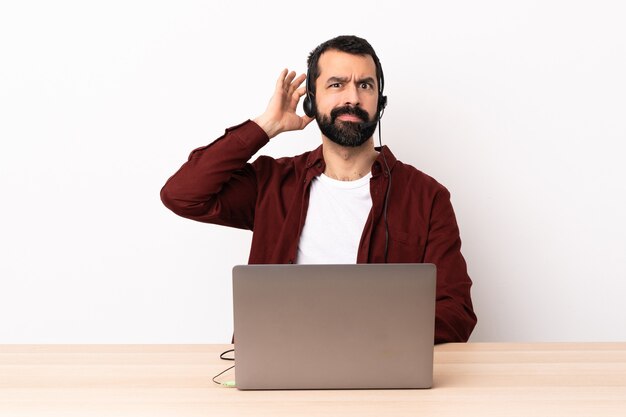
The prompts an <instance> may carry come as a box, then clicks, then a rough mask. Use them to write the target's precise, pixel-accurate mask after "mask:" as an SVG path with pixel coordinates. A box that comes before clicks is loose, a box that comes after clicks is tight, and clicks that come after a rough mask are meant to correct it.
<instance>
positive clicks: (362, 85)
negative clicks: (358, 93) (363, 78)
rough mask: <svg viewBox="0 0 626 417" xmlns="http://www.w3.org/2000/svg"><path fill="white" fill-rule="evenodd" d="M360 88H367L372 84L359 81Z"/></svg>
mask: <svg viewBox="0 0 626 417" xmlns="http://www.w3.org/2000/svg"><path fill="white" fill-rule="evenodd" d="M361 88H362V89H364V90H367V89H369V88H372V85H371V84H369V83H361Z"/></svg>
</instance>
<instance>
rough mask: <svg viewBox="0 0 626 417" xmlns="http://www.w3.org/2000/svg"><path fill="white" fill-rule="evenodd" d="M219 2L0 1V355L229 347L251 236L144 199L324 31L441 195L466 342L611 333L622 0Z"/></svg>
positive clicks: (617, 267) (625, 28) (619, 295)
mask: <svg viewBox="0 0 626 417" xmlns="http://www.w3.org/2000/svg"><path fill="white" fill-rule="evenodd" d="M218 3H223V4H218ZM226 3H227V2H209V1H206V2H203V1H195V2H192V1H170V2H164V1H107V2H84V1H74V2H70V1H58V2H45V1H41V2H32V1H19V2H18V1H14V2H3V3H2V5H1V6H0V191H1V194H0V210H1V215H0V256H1V258H0V343H205V342H210V343H223V342H228V341H229V340H230V336H231V332H232V311H231V309H232V301H231V289H230V285H231V284H230V274H231V273H230V270H231V267H232V266H233V265H234V264H237V263H245V262H246V260H247V256H248V249H249V243H250V237H251V234H250V233H249V232H246V231H240V230H234V229H226V228H222V227H218V226H213V225H206V224H201V223H196V222H193V221H190V220H186V219H183V218H180V217H177V216H175V215H174V214H173V213H171V212H169V211H168V210H167V209H166V208H165V207H164V206H163V205H162V204H161V202H160V200H159V190H160V188H161V186H162V185H163V183H164V182H165V181H166V179H167V178H168V177H169V176H170V175H171V174H173V173H174V172H175V171H176V170H177V169H178V167H179V166H180V165H181V164H182V163H183V162H184V161H185V160H186V158H187V156H188V154H189V152H190V151H191V150H192V149H194V148H195V147H198V146H202V145H205V144H207V143H209V142H211V141H212V140H213V139H214V138H216V137H218V136H219V135H221V134H222V132H223V130H224V128H226V127H228V126H231V125H234V124H237V123H240V122H241V121H243V120H245V119H247V118H253V117H255V116H257V115H258V114H260V113H261V112H262V111H263V110H264V108H265V106H266V104H267V102H268V100H269V97H270V95H271V93H272V90H273V86H274V82H275V79H276V78H277V76H278V73H279V72H280V70H281V69H283V68H284V67H288V68H290V69H295V70H297V71H298V72H304V71H305V70H306V67H305V60H306V57H307V55H308V53H309V51H310V50H312V49H313V48H314V47H315V46H316V45H318V44H319V43H321V42H322V41H325V40H327V39H329V38H331V37H334V36H336V35H339V34H356V35H359V36H362V37H365V38H366V39H368V40H369V41H370V42H371V43H372V45H373V46H374V48H375V49H376V51H377V52H378V54H379V56H380V59H381V61H382V64H383V67H384V70H385V78H386V91H385V93H386V94H387V95H388V96H389V105H388V107H387V111H386V113H385V117H384V119H383V141H384V142H385V143H386V144H388V145H390V147H391V148H392V150H393V152H394V153H395V154H396V156H398V157H399V159H401V160H403V161H404V162H407V163H410V164H412V165H414V166H416V167H417V168H419V169H421V170H423V171H424V172H426V173H428V174H430V175H432V176H434V177H435V178H436V179H437V180H439V181H440V182H441V183H443V184H444V185H446V186H447V187H448V188H449V190H450V191H451V193H452V202H453V205H454V207H455V210H456V213H457V217H458V222H459V226H460V229H461V237H462V239H463V253H464V255H465V257H466V260H467V262H468V265H469V272H470V275H471V277H472V278H473V280H474V287H473V300H474V304H475V308H476V312H477V314H478V316H479V325H478V327H477V328H476V330H475V332H474V334H473V336H472V339H471V340H472V341H616V340H622V341H623V340H626V325H624V323H626V305H625V304H626V303H625V302H624V301H625V298H626V297H625V296H626V256H625V253H626V239H625V234H626V215H625V213H626V207H625V206H626V185H624V181H625V179H626V168H625V166H624V159H625V157H624V154H625V152H624V147H625V146H624V142H625V140H626V126H625V120H626V117H625V116H626V77H625V75H624V74H626V25H625V24H624V22H625V21H626V6H623V2H620V1H546V0H541V1H529V0H525V1H508V2H507V1H495V0H494V1H485V0H482V1H471V2H467V1H414V2H406V1H401V2H392V1H385V2H381V1H380V0H374V1H365V0H361V1H336V0H333V1H315V2H294V1H284V2H278V1H276V2H271V1H270V2H261V1H250V2H249V4H246V2H241V1H238V2H228V3H229V4H228V5H226ZM409 4H410V5H411V6H410V8H408V7H409ZM318 144H319V131H318V130H317V127H316V126H315V125H314V124H311V125H310V126H309V127H308V128H307V129H306V130H305V131H304V132H297V133H289V134H285V135H283V137H279V138H277V139H276V140H275V141H272V143H271V144H270V145H268V146H267V147H266V148H264V149H263V150H262V152H263V153H266V154H270V155H274V156H279V155H293V154H295V153H300V152H303V151H305V150H308V149H312V148H314V147H316V146H317V145H318ZM391 204H393V201H392V202H391Z"/></svg>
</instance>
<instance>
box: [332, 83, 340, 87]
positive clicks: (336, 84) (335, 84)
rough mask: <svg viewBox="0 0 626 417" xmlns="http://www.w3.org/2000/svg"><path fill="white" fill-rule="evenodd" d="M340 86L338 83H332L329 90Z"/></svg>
mask: <svg viewBox="0 0 626 417" xmlns="http://www.w3.org/2000/svg"><path fill="white" fill-rule="evenodd" d="M340 86H341V84H339V83H334V84H331V85H330V87H331V88H339V87H340Z"/></svg>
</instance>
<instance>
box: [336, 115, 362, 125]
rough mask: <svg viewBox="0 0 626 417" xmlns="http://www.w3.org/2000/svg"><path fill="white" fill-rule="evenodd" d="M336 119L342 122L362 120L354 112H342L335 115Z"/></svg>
mask: <svg viewBox="0 0 626 417" xmlns="http://www.w3.org/2000/svg"><path fill="white" fill-rule="evenodd" d="M337 119H338V120H341V121H342V122H357V123H360V122H362V121H363V120H362V119H361V118H360V117H359V116H357V115H355V114H342V115H339V116H337Z"/></svg>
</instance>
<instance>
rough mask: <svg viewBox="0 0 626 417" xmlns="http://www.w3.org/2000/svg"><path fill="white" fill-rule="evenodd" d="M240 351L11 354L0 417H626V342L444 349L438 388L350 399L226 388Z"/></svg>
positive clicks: (133, 348)
mask: <svg viewBox="0 0 626 417" xmlns="http://www.w3.org/2000/svg"><path fill="white" fill-rule="evenodd" d="M230 347H231V345H2V346H0V416H2V417H20V416H29V417H37V416H63V417H70V416H81V417H93V416H115V417H120V416H150V417H155V416H176V417H184V416H220V417H224V416H255V417H257V416H290V417H292V416H360V417H364V416H375V417H383V416H455V417H457V416H482V417H485V416H495V417H506V416H525V417H526V416H568V417H572V416H585V417H597V416H620V417H623V416H626V343H563V344H554V343H550V344H547V343H546V344H541V343H540V344H509V343H469V344H447V345H441V346H437V347H436V348H435V371H434V372H435V374H434V387H433V388H432V389H430V390H352V391H239V390H237V389H234V388H226V387H222V386H218V385H216V384H214V383H213V382H212V381H211V377H212V376H213V375H215V374H217V373H218V372H219V371H221V370H223V369H225V368H227V367H228V366H230V365H231V364H232V363H231V362H225V361H221V360H220V359H219V358H218V356H219V353H220V352H222V351H224V350H226V349H228V348H230ZM224 376H225V379H233V374H232V373H230V375H229V374H225V375H224Z"/></svg>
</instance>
